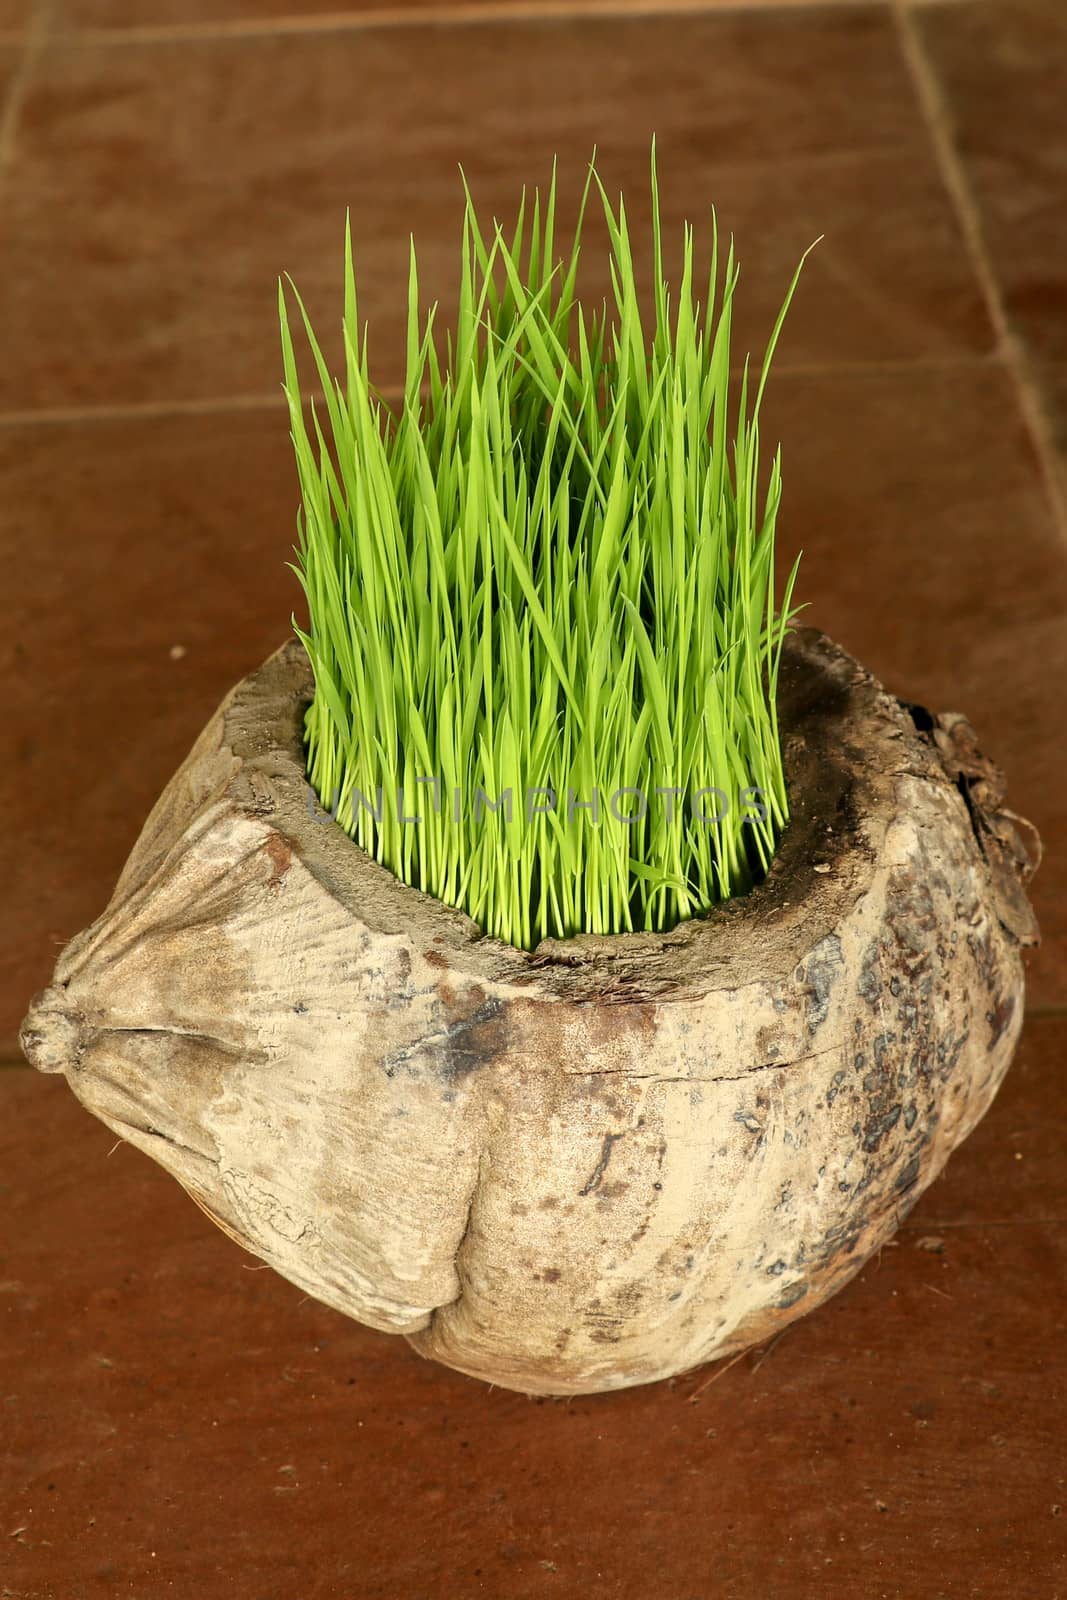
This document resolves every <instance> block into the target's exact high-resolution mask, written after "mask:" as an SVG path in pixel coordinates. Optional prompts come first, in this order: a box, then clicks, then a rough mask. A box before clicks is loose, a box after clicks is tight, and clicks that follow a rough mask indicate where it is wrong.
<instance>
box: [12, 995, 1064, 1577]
mask: <svg viewBox="0 0 1067 1600" xmlns="http://www.w3.org/2000/svg"><path fill="white" fill-rule="evenodd" d="M1040 1031H1041V1033H1042V1035H1043V1040H1044V1042H1043V1044H1040V1045H1039V1046H1038V1047H1037V1048H1036V1049H1035V1051H1034V1053H1033V1055H1032V1057H1031V1060H1032V1068H1033V1070H1032V1081H1031V1082H1030V1084H1029V1088H1028V1091H1027V1095H1026V1097H1025V1098H1026V1100H1027V1104H1028V1106H1029V1111H1030V1114H1031V1115H1032V1116H1034V1117H1035V1118H1036V1117H1039V1116H1040V1114H1041V1106H1042V1100H1043V1097H1044V1096H1045V1095H1049V1094H1050V1095H1052V1096H1053V1097H1054V1103H1056V1104H1058V1103H1060V1102H1061V1101H1062V1085H1063V1082H1064V1069H1065V1067H1067V1023H1065V1022H1063V1021H1061V1022H1058V1023H1056V1024H1054V1025H1053V1024H1048V1025H1043V1027H1042V1029H1041V1030H1040ZM1021 1078H1022V1075H1021V1074H1020V1079H1021ZM1010 1083H1011V1080H1010V1079H1009V1085H1010ZM1009 1092H1010V1091H1009V1088H1008V1087H1006V1088H1005V1091H1004V1093H1003V1095H1002V1097H1001V1099H1000V1100H999V1101H998V1102H997V1104H996V1105H995V1106H994V1108H993V1110H992V1111H991V1112H990V1114H989V1116H988V1118H987V1121H986V1125H985V1126H986V1127H987V1128H988V1129H989V1135H990V1137H989V1140H988V1141H987V1145H986V1146H985V1147H980V1146H979V1142H978V1138H977V1137H976V1138H975V1139H973V1140H972V1141H971V1142H970V1143H969V1144H967V1145H965V1146H964V1147H963V1148H962V1149H961V1150H960V1151H959V1152H958V1154H957V1156H956V1157H955V1158H954V1168H955V1170H954V1173H953V1181H954V1182H955V1183H956V1184H957V1188H958V1192H959V1194H960V1196H961V1197H962V1196H964V1195H966V1197H967V1203H968V1204H969V1205H970V1207H971V1208H972V1209H973V1211H974V1212H975V1213H976V1215H977V1216H979V1217H982V1216H988V1217H990V1218H991V1219H993V1220H994V1222H996V1221H997V1220H998V1219H1000V1218H1002V1217H1004V1216H1008V1215H1009V1214H1010V1208H1011V1207H1013V1206H1020V1207H1021V1208H1022V1210H1023V1212H1024V1214H1025V1215H1027V1216H1033V1215H1036V1214H1037V1213H1038V1212H1039V1211H1040V1209H1041V1206H1042V1203H1043V1196H1042V1193H1041V1174H1040V1172H1039V1170H1038V1168H1037V1167H1036V1166H1034V1167H1029V1166H1028V1165H1027V1164H1026V1163H1025V1162H1024V1163H1022V1164H1018V1172H1016V1170H1015V1168H1012V1169H1011V1170H1010V1171H1008V1172H1004V1171H1003V1170H1002V1169H1001V1168H1000V1167H998V1166H996V1165H994V1166H993V1167H990V1165H989V1163H988V1162H987V1160H986V1151H987V1149H988V1145H989V1144H990V1143H996V1142H997V1141H998V1140H1003V1139H1005V1138H1007V1137H1009V1130H1010V1129H1011V1127H1012V1126H1013V1121H1014V1120H1017V1119H1018V1117H1019V1115H1020V1107H1019V1105H1018V1104H1016V1105H1014V1106H1012V1105H1010V1104H1009V1103H1008V1095H1009ZM0 1097H2V1098H0V1199H2V1203H3V1213H4V1223H5V1226H4V1229H3V1234H2V1236H0V1315H2V1316H3V1320H4V1338H3V1341H2V1343H0V1404H2V1407H3V1428H4V1441H5V1443H4V1450H3V1452H2V1454H0V1502H2V1504H3V1508H4V1515H5V1518H6V1520H5V1523H4V1535H5V1540H4V1569H3V1578H4V1583H5V1585H6V1586H7V1587H8V1589H9V1592H11V1593H13V1594H14V1595H17V1596H19V1597H20V1600H21V1597H22V1596H32V1597H33V1600H69V1597H70V1596H72V1595H77V1596H78V1600H96V1597H97V1596H100V1597H104V1596H110V1595H114V1594H119V1593H122V1594H125V1593H129V1594H137V1595H138V1596H144V1597H145V1600H149V1597H154V1596H156V1595H158V1596H160V1597H162V1596H165V1595H167V1594H169V1593H171V1592H173V1593H175V1594H178V1595H196V1596H198V1597H203V1600H225V1597H228V1596H240V1597H242V1600H243V1597H245V1596H248V1597H252V1596H255V1600H289V1597H290V1596H292V1595H294V1594H299V1595H300V1596H301V1597H302V1600H304V1597H306V1600H349V1597H351V1596H355V1595H359V1596H360V1600H428V1597H431V1596H438V1595H445V1594H447V1595H456V1596H457V1597H460V1600H468V1597H469V1600H474V1597H476V1596H482V1595H484V1596H490V1597H493V1600H496V1597H497V1596H501V1595H505V1594H506V1595H507V1596H508V1597H509V1600H511V1597H514V1600H551V1597H555V1596H561V1595H562V1596H574V1595H585V1594H588V1595H592V1596H601V1595H603V1596H611V1597H613V1600H648V1597H649V1596H650V1595H656V1596H663V1597H664V1600H696V1597H698V1596H700V1597H704V1596H707V1595H709V1594H712V1593H714V1594H715V1595H716V1596H717V1597H718V1596H722V1597H723V1600H753V1597H754V1596H764V1595H774V1596H776V1597H781V1600H793V1597H798V1600H799V1597H801V1596H810V1595H811V1594H813V1593H816V1592H819V1593H826V1594H829V1595H833V1596H846V1595H847V1596H849V1597H853V1596H855V1597H856V1600H884V1597H887V1596H891V1597H892V1600H937V1597H941V1600H1004V1597H1007V1596H1011V1597H1012V1600H1031V1597H1032V1600H1047V1597H1050V1596H1053V1595H1056V1594H1058V1593H1061V1592H1062V1590H1063V1586H1064V1583H1065V1582H1067V1568H1065V1548H1064V1538H1063V1526H1064V1524H1063V1517H1064V1516H1065V1515H1067V1472H1065V1466H1064V1461H1063V1454H1062V1440H1063V1436H1064V1430H1065V1428H1067V1392H1065V1388H1064V1379H1065V1371H1064V1350H1065V1335H1067V1322H1065V1314H1064V1304H1065V1295H1067V1230H1065V1228H1064V1226H1063V1224H1062V1223H1060V1224H1059V1225H1051V1224H1039V1223H1034V1222H1031V1221H1027V1222H1014V1223H1009V1224H1008V1225H1006V1226H999V1225H994V1226H984V1225H982V1224H981V1223H978V1224H976V1225H973V1226H962V1227H958V1228H955V1229H951V1230H949V1229H945V1230H944V1231H943V1233H942V1234H940V1235H938V1234H936V1233H935V1232H934V1230H935V1228H936V1227H939V1226H940V1213H939V1211H938V1209H937V1206H936V1204H935V1203H934V1198H933V1195H927V1196H925V1197H924V1198H923V1199H922V1200H920V1202H919V1204H918V1206H917V1207H916V1209H915V1211H914V1212H913V1213H912V1218H911V1225H910V1226H909V1229H908V1231H906V1232H905V1233H902V1234H901V1235H900V1236H899V1239H898V1243H897V1245H896V1246H895V1247H894V1248H887V1249H886V1250H884V1251H883V1253H882V1255H881V1257H880V1259H879V1260H878V1261H876V1262H873V1263H872V1264H871V1265H870V1266H868V1268H867V1269H866V1270H865V1271H864V1272H863V1273H862V1274H861V1276H860V1277H859V1278H858V1279H857V1280H856V1281H855V1282H854V1283H852V1284H851V1285H849V1286H848V1287H847V1288H846V1289H845V1290H844V1291H843V1292H842V1293H841V1294H839V1295H838V1296H837V1297H836V1298H835V1299H834V1300H833V1301H831V1302H830V1303H829V1304H828V1305H826V1306H824V1307H823V1308H821V1309H820V1310H819V1311H817V1312H816V1313H815V1314H814V1315H812V1316H811V1317H809V1318H807V1319H805V1320H804V1321H802V1322H800V1323H798V1324H796V1325H795V1326H794V1327H793V1328H792V1329H791V1330H789V1331H788V1332H787V1333H786V1335H785V1336H784V1338H782V1339H781V1340H780V1341H779V1342H778V1343H777V1344H775V1345H773V1346H772V1347H771V1348H770V1349H769V1351H768V1350H765V1351H763V1352H760V1353H759V1354H758V1355H756V1356H748V1357H745V1358H743V1359H742V1360H741V1361H739V1362H737V1363H736V1364H734V1365H733V1366H732V1367H724V1366H720V1367H718V1368H707V1369H704V1370H703V1371H701V1372H697V1373H694V1374H690V1375H688V1376H687V1377H685V1378H682V1379H679V1380H676V1381H675V1382H673V1383H669V1384H658V1385H654V1386H651V1387H647V1388H642V1389H635V1390H629V1391H623V1392H621V1393H619V1394H615V1395H602V1396H596V1397H592V1398H583V1399H575V1400H571V1401H568V1402H554V1401H529V1400H526V1399H524V1398H523V1397H521V1396H518V1395H514V1394H510V1393H508V1392H506V1391H503V1390H495V1391H493V1390H489V1389H488V1388H486V1387H485V1386H483V1385H481V1384H478V1383H476V1382H474V1381H472V1380H469V1379H465V1378H462V1377H460V1376H458V1375H456V1374H453V1373H450V1372H448V1371H447V1370H445V1369H444V1368H441V1367H436V1366H434V1365H432V1364H430V1363H427V1362H423V1361H420V1360H419V1359H418V1358H417V1357H416V1356H415V1355H413V1354H412V1353H411V1352H410V1351H409V1350H408V1348H407V1347H406V1346H405V1345H404V1344H403V1343H402V1342H401V1341H400V1340H398V1339H395V1338H391V1337H389V1336H388V1335H385V1334H378V1333H373V1332H370V1331H368V1330H365V1329H363V1328H361V1327H359V1326H358V1325H357V1324H355V1323H352V1322H348V1321H346V1320H345V1319H344V1318H342V1317H340V1316H339V1315H337V1314H335V1313H333V1312H330V1311H327V1310H325V1309H324V1308H322V1307H320V1306H318V1305H317V1304H316V1303H314V1302H312V1301H309V1300H307V1299H306V1297H304V1296H303V1295H302V1294H301V1293H300V1292H299V1291H298V1290H297V1289H295V1288H293V1287H292V1286H291V1285H289V1284H287V1283H285V1282H284V1281H282V1280H281V1279H279V1278H277V1277H275V1276H274V1275H273V1274H272V1273H271V1272H270V1271H268V1270H261V1269H259V1268H258V1266H257V1263H255V1262H254V1261H252V1260H251V1259H250V1258H248V1257H246V1256H244V1255H243V1254H242V1252H241V1251H240V1250H239V1249H238V1248H237V1247H236V1246H235V1245H233V1244H232V1243H231V1242H230V1241H229V1240H228V1239H226V1238H225V1237H224V1236H223V1235H222V1234H221V1233H219V1232H218V1231H217V1230H216V1229H214V1228H213V1227H212V1226H211V1224H210V1223H209V1222H208V1221H207V1219H206V1218H205V1217H204V1216H203V1215H202V1214H201V1212H200V1211H199V1210H198V1209H197V1208H196V1207H195V1206H194V1205H193V1203H192V1201H191V1200H189V1199H188V1198H187V1197H186V1196H185V1195H184V1194H183V1193H182V1191H181V1190H180V1189H179V1188H178V1187H177V1185H175V1184H174V1183H173V1182H172V1180H171V1179H169V1178H168V1177H166V1176H165V1175H164V1174H163V1173H162V1172H161V1171H160V1170H158V1169H157V1168H155V1167H154V1166H153V1165H152V1164H151V1163H150V1162H149V1161H148V1160H147V1159H146V1158H145V1157H143V1156H141V1155H140V1154H138V1153H137V1152H136V1151H134V1150H132V1149H130V1148H129V1147H127V1146H125V1145H120V1146H119V1147H118V1148H114V1149H113V1147H114V1145H115V1141H114V1138H113V1136H112V1134H111V1133H110V1132H108V1131H107V1130H106V1129H105V1128H103V1127H102V1126H101V1125H99V1124H98V1123H96V1122H94V1121H93V1120H92V1119H91V1118H90V1117H89V1116H88V1114H87V1113H86V1112H84V1111H83V1110H82V1109H81V1107H80V1106H78V1105H77V1103H76V1102H75V1101H74V1099H73V1096H71V1095H70V1093H69V1091H68V1090H67V1089H66V1086H65V1085H64V1084H63V1083H62V1081H56V1080H54V1079H47V1080H46V1079H40V1078H37V1077H36V1076H35V1075H34V1074H31V1073H30V1072H29V1071H28V1070H27V1071H25V1072H10V1073H7V1074H0ZM920 1230H922V1231H920ZM931 1237H935V1238H936V1237H940V1238H942V1240H943V1243H942V1247H941V1249H940V1250H937V1249H936V1248H929V1244H930V1240H931ZM920 1239H923V1240H925V1241H926V1245H925V1246H924V1247H923V1248H920V1247H919V1240H920ZM709 1380H710V1381H709Z"/></svg>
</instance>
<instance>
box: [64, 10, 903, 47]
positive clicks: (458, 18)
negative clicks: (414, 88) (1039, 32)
mask: <svg viewBox="0 0 1067 1600" xmlns="http://www.w3.org/2000/svg"><path fill="white" fill-rule="evenodd" d="M827 3H828V4H829V5H830V6H831V7H833V8H835V9H836V8H840V9H842V10H847V9H850V8H851V9H859V8H864V9H867V10H874V9H876V8H878V7H881V6H882V5H884V4H885V0H665V3H657V0H483V3H478V0H454V3H449V0H445V3H443V4H440V5H434V4H432V3H421V4H420V3H416V4H412V5H405V6H400V5H388V4H386V5H379V6H368V7H367V9H366V10H363V11H340V12H336V13H330V12H319V13H315V14H313V15H311V16H306V17H302V16H289V17H273V18H272V17H263V18H251V17H235V18H232V19H227V20H222V21H201V22H186V23H180V22H179V23H158V24H155V25H151V24H148V25H145V24H141V25H138V24H133V25H132V26H130V27H125V28H123V27H118V28H84V29H71V30H67V31H64V32H62V33H60V34H57V35H56V38H55V40H54V42H55V43H56V44H62V45H64V46H68V47H69V46H75V47H76V46H79V45H130V44H135V45H136V44H183V43H192V42H196V41H198V40H207V39H260V38H269V37H271V36H272V35H292V34H298V33H314V34H330V33H364V32H369V31H371V30H373V29H378V28H382V29H384V28H389V29H404V28H417V27H425V26H426V25H427V24H438V25H443V26H456V25H459V26H462V25H465V24H471V23H479V22H489V23H500V22H504V23H506V22H540V21H544V22H552V21H564V22H569V21H572V20H573V21H583V20H586V19H594V20H595V19H597V18H604V19H611V18H618V17H654V18H664V19H666V18H669V17H671V16H701V15H703V16H729V15H731V14H733V15H735V16H738V15H745V14H746V13H750V12H753V11H783V10H785V11H804V10H811V9H812V7H813V6H816V5H820V4H827Z"/></svg>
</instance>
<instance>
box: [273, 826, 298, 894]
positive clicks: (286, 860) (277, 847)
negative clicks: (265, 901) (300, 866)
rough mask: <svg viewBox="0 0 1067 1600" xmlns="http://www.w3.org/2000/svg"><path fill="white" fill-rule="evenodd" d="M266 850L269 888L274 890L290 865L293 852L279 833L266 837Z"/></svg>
mask: <svg viewBox="0 0 1067 1600" xmlns="http://www.w3.org/2000/svg"><path fill="white" fill-rule="evenodd" d="M266 849H267V854H268V856H270V888H272V889H276V888H277V887H278V885H279V884H280V883H281V881H282V879H283V878H284V877H285V874H286V873H287V872H288V871H289V868H290V866H291V865H292V860H293V852H292V851H291V850H290V848H289V846H288V845H287V844H286V842H285V840H284V839H283V838H282V836H281V834H280V833H269V834H268V835H267V845H266Z"/></svg>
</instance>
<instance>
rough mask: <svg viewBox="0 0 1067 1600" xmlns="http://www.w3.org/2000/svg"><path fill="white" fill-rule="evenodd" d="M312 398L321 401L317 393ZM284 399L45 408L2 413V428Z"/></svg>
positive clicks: (215, 409) (240, 397)
mask: <svg viewBox="0 0 1067 1600" xmlns="http://www.w3.org/2000/svg"><path fill="white" fill-rule="evenodd" d="M307 398H309V399H317V398H320V395H319V393H318V392H316V393H315V394H309V395H308V397H307ZM285 404H286V401H285V396H284V395H283V394H281V393H280V392H279V393H278V394H277V395H274V394H230V395H218V396H216V397H215V398H213V399H210V398H209V399H205V400H143V401H142V400H131V401H128V402H124V401H117V402H115V403H114V404H112V405H100V406H42V407H41V409H40V410H38V411H0V428H26V427H33V426H34V425H36V424H42V425H45V426H47V425H52V426H62V425H64V424H67V423H72V422H136V421H139V420H141V419H151V418H153V417H175V416H178V417H181V416H193V417H199V416H208V417H210V416H216V415H218V414H219V413H223V412H229V411H274V410H280V409H284V407H285Z"/></svg>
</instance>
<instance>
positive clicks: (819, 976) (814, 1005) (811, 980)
mask: <svg viewBox="0 0 1067 1600" xmlns="http://www.w3.org/2000/svg"><path fill="white" fill-rule="evenodd" d="M844 965H845V958H844V956H843V954H842V952H841V940H840V939H839V938H838V936H837V934H836V933H830V934H827V936H826V938H825V939H823V940H822V941H821V942H820V943H819V944H818V945H817V946H816V948H815V949H814V950H813V951H812V952H811V955H810V956H809V957H808V961H807V966H806V967H805V968H804V970H803V981H804V982H805V984H806V985H807V989H808V994H809V996H810V998H809V1003H808V1032H809V1033H817V1032H818V1031H819V1029H820V1028H821V1027H822V1025H823V1023H824V1022H825V1021H826V1018H827V1015H828V1014H829V1010H830V997H831V994H832V993H833V988H834V984H835V983H836V981H837V979H838V977H839V975H840V974H841V972H842V971H843V969H844Z"/></svg>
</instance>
